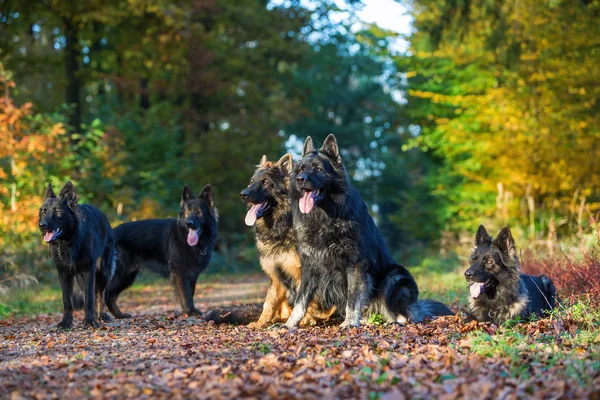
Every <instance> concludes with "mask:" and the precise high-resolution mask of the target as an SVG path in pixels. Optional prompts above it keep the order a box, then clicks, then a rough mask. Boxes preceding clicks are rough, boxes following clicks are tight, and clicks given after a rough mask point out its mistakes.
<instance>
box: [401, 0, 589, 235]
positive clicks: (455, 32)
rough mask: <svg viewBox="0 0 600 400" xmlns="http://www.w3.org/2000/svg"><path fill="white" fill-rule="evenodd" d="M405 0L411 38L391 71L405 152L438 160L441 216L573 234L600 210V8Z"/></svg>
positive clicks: (464, 223) (470, 223) (529, 1)
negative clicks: (400, 73) (406, 124)
mask: <svg viewBox="0 0 600 400" xmlns="http://www.w3.org/2000/svg"><path fill="white" fill-rule="evenodd" d="M405 4H407V5H408V6H409V7H410V9H411V10H412V14H413V16H414V17H415V28H416V33H415V35H413V36H412V37H411V41H412V48H411V52H412V55H411V56H410V57H403V58H399V59H398V65H399V68H401V69H404V70H406V71H408V76H409V80H408V84H407V87H406V89H407V93H408V106H407V112H408V113H409V114H410V118H411V119H412V120H413V121H414V123H415V124H418V125H419V127H420V129H421V134H420V135H419V136H418V137H416V138H415V139H414V141H413V145H416V146H419V147H420V148H422V149H423V150H426V151H431V152H432V153H433V154H434V155H435V156H437V157H439V165H440V168H439V171H438V173H437V174H436V176H434V177H432V179H431V182H432V188H433V190H434V191H435V192H436V193H438V194H439V195H440V196H441V198H442V203H443V204H445V206H444V207H442V208H440V213H439V214H438V218H440V219H441V220H443V221H446V222H445V223H448V224H449V225H450V226H452V227H454V229H461V228H465V227H470V228H474V227H475V226H476V225H477V224H478V223H479V221H481V220H482V219H484V216H487V217H489V218H494V219H495V220H496V221H497V223H498V225H500V224H502V223H504V224H506V223H508V222H512V223H521V224H523V225H526V226H528V231H529V234H530V236H531V238H534V237H539V236H538V235H539V234H544V235H546V234H550V235H552V234H553V233H552V231H553V230H554V231H558V233H559V234H560V233H562V234H567V233H572V232H577V231H578V230H579V231H580V230H581V226H582V224H583V225H585V222H586V219H587V218H586V216H587V215H589V213H590V212H591V213H594V212H598V210H599V209H600V190H599V189H600V162H598V159H599V157H600V140H599V139H600V128H599V127H600V114H599V113H598V111H599V110H600V86H599V85H598V82H600V68H598V65H599V63H600V24H599V23H598V21H599V17H600V1H597V0H589V1H565V0H557V1H550V2H540V1H536V0H524V1H515V0H497V1H487V0H478V1H463V0H452V1H446V0H443V1H442V0H422V1H409V2H405ZM440 214H441V215H440ZM536 233H537V235H536Z"/></svg>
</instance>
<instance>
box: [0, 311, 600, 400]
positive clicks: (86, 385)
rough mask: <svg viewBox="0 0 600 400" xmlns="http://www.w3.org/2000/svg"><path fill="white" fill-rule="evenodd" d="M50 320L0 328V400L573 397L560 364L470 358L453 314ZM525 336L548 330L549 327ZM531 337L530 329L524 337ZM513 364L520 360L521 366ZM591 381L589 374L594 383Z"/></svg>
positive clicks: (586, 392) (465, 328)
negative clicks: (346, 324)
mask: <svg viewBox="0 0 600 400" xmlns="http://www.w3.org/2000/svg"><path fill="white" fill-rule="evenodd" d="M57 320H58V316H57V315H52V316H39V317H37V318H34V319H33V318H32V319H21V320H13V321H8V323H7V322H6V321H5V323H4V324H2V326H0V329H1V331H0V332H1V333H0V397H1V398H13V399H20V398H83V397H92V398H119V399H120V398H126V397H127V398H211V399H216V398H241V397H254V398H275V397H276V398H278V399H279V398H280V399H286V398H303V399H316V398H377V397H382V398H384V399H404V398H406V399H409V398H438V399H455V398H473V399H496V398H502V399H516V398H524V397H537V398H581V397H590V396H592V397H593V396H594V395H596V396H598V392H595V394H594V392H593V389H590V388H587V389H585V388H581V387H579V386H578V383H577V382H576V381H573V380H569V379H567V378H565V366H564V365H554V366H549V365H547V366H545V365H534V363H532V365H531V377H523V378H520V377H514V376H513V375H511V373H510V366H509V361H508V360H507V358H506V357H502V356H498V357H494V358H485V357H483V356H480V355H478V354H474V353H473V352H472V351H471V350H470V347H469V346H470V343H469V340H467V339H466V335H468V332H469V331H472V330H474V329H484V330H487V331H488V333H491V334H493V333H494V331H495V327H493V326H489V325H482V324H478V323H476V322H472V323H464V322H463V321H462V320H461V319H460V318H459V317H444V318H441V319H439V320H438V321H435V322H432V323H428V324H422V325H410V326H405V327H399V326H398V327H396V326H394V327H392V326H362V327H360V328H353V329H346V330H343V329H340V328H338V327H337V326H319V327H311V328H301V329H295V330H291V331H287V330H284V329H279V330H252V329H248V328H246V327H245V326H232V325H215V324H214V323H212V322H210V323H207V322H204V321H202V320H200V319H196V318H186V317H184V316H181V315H178V313H176V312H174V311H170V312H163V313H155V314H148V315H145V316H141V317H138V318H134V319H132V320H127V321H118V322H113V323H108V324H104V325H103V326H102V328H100V329H97V330H85V329H84V328H82V327H81V325H80V324H76V328H75V329H73V330H72V331H70V332H63V331H60V330H57V329H55V328H54V324H55V323H56V321H57ZM536 329H538V330H539V329H542V330H544V332H552V331H553V330H554V329H555V328H554V326H553V325H552V323H551V322H543V323H541V324H540V326H539V327H537V328H536ZM532 334H535V329H533V330H532ZM524 362H527V361H526V360H525V359H524ZM596 382H598V385H600V378H598V379H597V380H596Z"/></svg>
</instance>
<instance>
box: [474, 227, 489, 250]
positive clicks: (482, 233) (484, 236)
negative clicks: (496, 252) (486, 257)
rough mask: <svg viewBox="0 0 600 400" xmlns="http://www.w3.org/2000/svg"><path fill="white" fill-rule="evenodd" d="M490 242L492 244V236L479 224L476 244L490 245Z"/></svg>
mask: <svg viewBox="0 0 600 400" xmlns="http://www.w3.org/2000/svg"><path fill="white" fill-rule="evenodd" d="M490 244H492V237H491V236H490V235H488V233H487V231H486V230H485V227H484V226H483V225H479V228H478V229H477V233H476V234H475V246H484V245H488V246H489V245H490Z"/></svg>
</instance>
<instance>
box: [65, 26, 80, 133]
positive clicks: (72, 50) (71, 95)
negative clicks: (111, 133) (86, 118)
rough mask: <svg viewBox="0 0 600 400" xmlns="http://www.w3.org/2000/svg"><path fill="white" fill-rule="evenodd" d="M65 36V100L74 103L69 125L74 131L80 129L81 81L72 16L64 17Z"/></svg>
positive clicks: (75, 29)
mask: <svg viewBox="0 0 600 400" xmlns="http://www.w3.org/2000/svg"><path fill="white" fill-rule="evenodd" d="M63 22H64V24H65V38H66V39H67V44H66V47H65V77H66V78H67V91H66V96H65V97H66V101H67V103H68V104H71V105H74V106H75V108H74V109H73V111H72V113H71V118H70V121H69V123H70V125H71V127H72V128H73V129H74V131H75V132H79V130H80V129H81V99H80V91H81V82H80V73H79V61H78V58H79V44H78V41H79V39H78V36H77V23H76V22H75V21H74V20H73V18H69V17H64V18H63Z"/></svg>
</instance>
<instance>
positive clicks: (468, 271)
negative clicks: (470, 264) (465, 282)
mask: <svg viewBox="0 0 600 400" xmlns="http://www.w3.org/2000/svg"><path fill="white" fill-rule="evenodd" d="M472 277H473V272H471V270H470V269H468V270H466V271H465V278H467V279H471V278H472Z"/></svg>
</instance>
